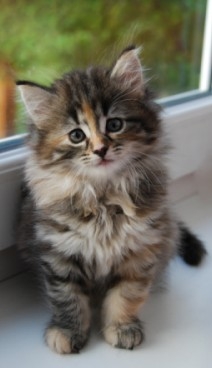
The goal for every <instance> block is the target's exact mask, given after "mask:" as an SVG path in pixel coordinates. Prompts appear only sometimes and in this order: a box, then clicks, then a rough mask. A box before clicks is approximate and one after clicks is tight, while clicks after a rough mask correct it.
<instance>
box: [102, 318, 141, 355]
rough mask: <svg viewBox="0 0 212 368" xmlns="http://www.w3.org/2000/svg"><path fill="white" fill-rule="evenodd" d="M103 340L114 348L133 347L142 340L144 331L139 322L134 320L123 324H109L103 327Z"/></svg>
mask: <svg viewBox="0 0 212 368" xmlns="http://www.w3.org/2000/svg"><path fill="white" fill-rule="evenodd" d="M104 337H105V340H106V341H107V342H108V343H109V344H111V345H112V346H114V347H116V348H121V349H131V350H132V349H133V348H134V347H135V346H138V345H140V344H141V343H142V341H143V340H144V333H143V329H142V325H141V322H140V321H139V320H135V321H134V322H131V323H128V324H123V325H110V326H108V327H106V328H105V329H104Z"/></svg>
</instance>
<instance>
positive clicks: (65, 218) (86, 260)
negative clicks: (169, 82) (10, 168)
mask: <svg viewBox="0 0 212 368" xmlns="http://www.w3.org/2000/svg"><path fill="white" fill-rule="evenodd" d="M17 84H18V86H19V89H20V92H21V95H22V98H23V101H24V103H25V106H26V110H27V112H28V115H29V118H30V119H29V131H30V133H29V150H30V151H29V156H28V159H27V162H26V169H25V181H26V187H25V191H24V193H25V196H24V198H23V203H22V217H21V220H20V224H19V231H18V246H19V248H20V249H21V250H22V253H23V254H24V255H25V258H27V260H28V261H29V262H31V264H32V266H33V267H35V268H36V272H37V275H39V276H40V278H41V280H42V283H43V285H44V287H45V292H46V295H47V298H48V301H49V304H50V307H51V310H52V319H51V321H50V323H49V325H48V327H47V329H46V332H45V340H46V343H47V344H48V346H49V347H50V348H51V349H52V350H54V351H56V352H57V353H61V354H62V353H73V352H77V351H79V350H80V349H81V348H82V347H83V346H84V344H85V343H86V340H87V338H88V334H89V329H90V324H91V303H92V299H93V298H94V297H95V294H98V296H101V298H100V300H101V302H100V305H99V308H100V311H101V312H100V313H101V326H102V332H103V335H104V338H105V340H106V341H107V342H108V343H109V344H111V345H113V346H116V347H119V348H125V349H133V348H134V347H135V346H137V345H139V344H140V343H141V342H142V340H143V338H144V333H143V328H142V324H141V322H140V321H139V319H138V317H137V314H138V311H139V309H140V308H141V307H142V306H143V304H144V303H145V301H146V300H147V298H148V295H149V293H150V290H151V288H152V286H153V285H154V283H155V282H156V281H157V280H158V278H159V276H160V274H161V273H162V271H163V270H164V268H165V267H166V265H167V263H168V261H169V260H170V258H171V257H172V256H174V255H175V254H176V253H177V252H178V253H179V254H180V255H181V256H182V257H183V258H184V260H185V261H186V262H187V263H189V264H193V265H196V264H199V263H200V261H201V259H202V257H203V255H204V253H205V250H204V247H203V245H202V244H201V242H200V241H199V240H198V239H197V238H196V237H195V236H194V235H192V234H191V233H190V232H189V231H188V230H187V229H186V228H185V227H184V225H182V224H180V223H178V222H177V221H176V219H175V217H174V216H173V214H172V212H171V210H170V208H169V204H168V201H167V170H166V166H165V163H164V155H165V153H166V151H167V142H166V139H165V138H164V134H163V129H162V125H161V122H160V118H159V108H158V106H157V105H156V103H155V102H154V101H153V100H152V96H151V94H150V92H149V91H148V88H147V87H146V84H145V81H144V76H143V72H142V67H141V65H140V61H139V58H138V50H137V49H135V48H134V47H129V48H128V49H126V50H124V51H123V53H122V54H121V55H120V57H119V58H118V59H117V61H116V62H115V64H114V65H113V66H112V67H111V69H107V68H100V67H90V68H88V69H87V70H85V71H74V72H71V73H67V74H65V75H64V76H63V77H62V78H61V79H59V80H56V81H55V83H54V84H52V86H51V87H49V88H47V87H43V86H40V85H37V84H34V83H32V82H25V81H20V82H18V83H17ZM100 294H101V295H100Z"/></svg>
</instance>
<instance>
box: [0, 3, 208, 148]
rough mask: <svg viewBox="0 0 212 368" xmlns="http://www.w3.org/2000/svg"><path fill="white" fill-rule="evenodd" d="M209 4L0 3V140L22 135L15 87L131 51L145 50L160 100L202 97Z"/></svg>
mask: <svg viewBox="0 0 212 368" xmlns="http://www.w3.org/2000/svg"><path fill="white" fill-rule="evenodd" d="M211 3H212V1H211V0H208V1H207V0H172V1H167V0H134V1H130V0H124V1H123V0H117V1H113V0H93V1H87V0H72V1H69V2H61V1H60V0H53V1H51V2H49V1H48V0H32V1H30V2H29V1H28V0H16V1H15V2H11V1H8V0H0V5H1V12H0V25H1V34H0V38H1V52H0V111H1V116H0V138H3V137H8V136H12V135H16V134H19V133H23V132H24V131H25V126H24V120H25V118H24V115H23V110H22V107H21V105H20V104H18V103H15V84H14V80H15V79H26V80H33V81H36V82H40V83H42V84H47V85H48V84H49V83H51V81H52V80H53V79H54V78H55V77H58V76H59V75H60V74H61V73H63V72H65V71H68V70H70V69H72V68H76V67H77V68H80V67H84V66H86V65H88V64H94V63H95V64H96V63H98V64H99V63H100V64H101V63H103V64H105V62H106V64H109V62H110V61H111V62H112V61H113V58H114V57H115V55H117V53H118V52H120V50H122V48H124V47H125V46H127V45H128V44H131V43H135V44H137V45H143V51H142V55H141V58H142V60H143V64H144V67H145V66H146V67H147V70H146V77H147V79H150V85H151V87H152V89H153V90H155V91H156V94H157V96H158V97H160V98H163V97H166V96H170V95H176V94H179V93H187V92H190V91H195V93H196V92H197V91H198V93H199V92H201V93H202V92H205V91H208V90H209V89H210V85H209V79H210V76H211V75H210V74H211V43H212V42H211V36H208V35H211V34H212V32H211V24H212V20H211V17H212V9H211V10H210V11H209V8H211ZM207 7H208V11H207V12H206V8H207ZM206 14H207V17H206ZM205 19H206V21H205ZM204 34H205V36H204ZM206 36H207V37H206ZM203 40H204V42H203ZM10 141H11V140H10ZM12 141H13V142H17V139H16V137H15V138H13V139H12ZM6 143H7V141H6ZM0 147H3V146H1V145H0Z"/></svg>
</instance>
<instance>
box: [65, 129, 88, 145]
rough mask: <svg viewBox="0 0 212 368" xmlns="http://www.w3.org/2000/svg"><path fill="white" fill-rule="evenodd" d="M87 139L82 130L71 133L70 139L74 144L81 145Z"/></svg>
mask: <svg viewBox="0 0 212 368" xmlns="http://www.w3.org/2000/svg"><path fill="white" fill-rule="evenodd" d="M85 138H86V136H85V133H84V132H83V131H82V129H74V130H72V131H71V132H70V133H69V139H70V141H71V142H72V143H75V144H77V143H81V142H82V141H84V140H85Z"/></svg>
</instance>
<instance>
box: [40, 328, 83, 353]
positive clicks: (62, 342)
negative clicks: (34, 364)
mask: <svg viewBox="0 0 212 368" xmlns="http://www.w3.org/2000/svg"><path fill="white" fill-rule="evenodd" d="M86 340H87V336H82V335H80V334H75V335H72V334H71V331H70V330H65V329H61V328H59V327H57V326H53V327H49V328H47V330H46V333H45V341H46V343H47V345H48V346H49V348H50V349H51V350H53V351H55V352H56V353H58V354H71V353H78V352H79V351H80V350H81V349H82V347H83V346H84V345H85V342H86Z"/></svg>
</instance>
